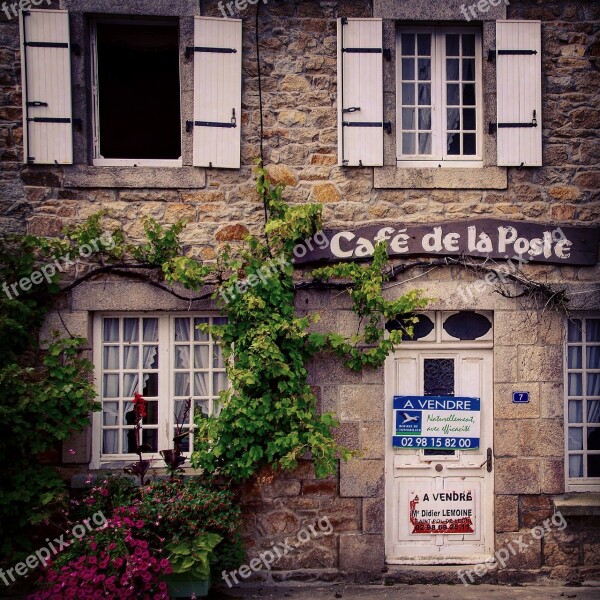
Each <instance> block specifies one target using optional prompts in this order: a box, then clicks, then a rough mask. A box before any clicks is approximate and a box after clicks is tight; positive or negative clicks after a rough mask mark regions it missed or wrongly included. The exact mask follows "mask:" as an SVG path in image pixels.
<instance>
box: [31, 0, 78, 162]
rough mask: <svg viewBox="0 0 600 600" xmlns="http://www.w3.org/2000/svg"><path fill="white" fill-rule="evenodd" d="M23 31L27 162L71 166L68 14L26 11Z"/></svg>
mask: <svg viewBox="0 0 600 600" xmlns="http://www.w3.org/2000/svg"><path fill="white" fill-rule="evenodd" d="M20 25H21V68H22V78H23V138H24V148H23V152H24V154H23V159H24V162H25V163H30V164H59V165H68V164H72V163H73V113H72V105H71V44H70V41H69V14H68V12H67V11H62V10H29V11H21V15H20Z"/></svg>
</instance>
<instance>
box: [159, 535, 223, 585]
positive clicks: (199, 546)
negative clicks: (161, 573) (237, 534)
mask: <svg viewBox="0 0 600 600" xmlns="http://www.w3.org/2000/svg"><path fill="white" fill-rule="evenodd" d="M222 539H223V538H222V537H221V536H220V535H219V534H217V533H200V534H198V535H197V536H195V537H194V538H192V539H188V540H185V541H183V542H180V541H173V542H171V543H170V544H167V558H168V559H169V562H170V563H171V567H172V568H173V574H174V575H179V576H182V575H185V576H186V578H188V579H190V580H195V581H202V580H205V579H208V577H209V576H210V566H211V563H212V560H213V554H214V549H215V547H216V546H217V545H218V544H219V543H220V542H221V540H222Z"/></svg>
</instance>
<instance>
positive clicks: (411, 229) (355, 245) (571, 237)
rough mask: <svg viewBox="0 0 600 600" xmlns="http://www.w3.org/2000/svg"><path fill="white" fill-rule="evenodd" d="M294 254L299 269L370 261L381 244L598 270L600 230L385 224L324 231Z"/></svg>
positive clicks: (493, 223)
mask: <svg viewBox="0 0 600 600" xmlns="http://www.w3.org/2000/svg"><path fill="white" fill-rule="evenodd" d="M321 234H322V235H319V236H315V237H314V238H313V239H311V240H307V241H305V242H303V243H302V244H298V245H297V246H296V248H295V249H294V255H295V259H294V262H295V264H304V263H311V262H318V261H338V260H354V259H357V258H358V259H360V258H363V259H368V258H369V257H370V256H372V255H373V252H374V251H375V246H376V244H377V242H380V241H386V242H387V248H388V254H389V255H390V256H397V257H402V256H438V257H442V256H474V257H482V258H494V259H517V260H520V261H523V262H545V263H553V264H559V265H560V264H565V265H582V266H584V265H595V264H596V260H597V256H598V242H599V240H600V229H598V228H590V227H568V226H564V227H563V226H560V227H559V226H556V225H544V224H541V223H530V222H524V221H504V220H499V219H476V220H471V221H454V222H448V223H436V224H432V225H417V224H415V225H411V224H398V225H395V224H381V225H368V226H365V227H358V228H356V229H348V230H341V231H340V230H324V231H323V232H321Z"/></svg>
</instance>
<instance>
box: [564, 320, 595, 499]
mask: <svg viewBox="0 0 600 600" xmlns="http://www.w3.org/2000/svg"><path fill="white" fill-rule="evenodd" d="M570 318H571V319H579V320H581V322H582V325H583V327H582V336H581V342H569V337H568V326H569V318H568V317H567V318H565V321H564V340H565V343H564V348H565V351H564V357H563V358H564V361H563V362H564V385H563V387H564V423H565V434H564V438H565V439H564V449H565V489H566V491H568V492H600V477H570V475H569V456H571V455H582V456H583V463H584V472H585V470H586V469H587V466H586V462H587V461H586V457H587V456H588V451H587V449H586V446H587V435H585V434H586V432H587V427H589V426H590V425H591V426H594V425H596V426H597V427H600V423H588V422H587V402H588V397H587V380H586V378H585V373H586V372H587V371H588V369H587V367H586V345H587V344H586V339H585V337H586V325H585V320H586V319H600V312H596V313H573V314H571V316H570ZM594 345H596V344H595V343H594ZM570 346H571V347H577V346H579V347H580V348H581V354H582V356H581V360H582V364H581V367H582V368H581V369H574V368H573V369H570V368H569V352H568V349H569V347H570ZM593 371H594V372H600V371H596V370H595V369H594V370H593ZM569 372H571V373H573V372H575V373H582V375H583V377H582V390H581V391H582V396H581V397H580V396H576V397H573V396H570V395H569ZM594 398H595V397H594ZM573 399H577V400H579V399H581V401H582V413H583V414H582V419H583V422H582V423H581V424H579V423H569V400H573ZM569 425H571V426H574V425H575V426H579V425H580V426H581V427H582V428H583V450H569ZM594 453H595V454H599V455H600V452H598V451H595V452H594Z"/></svg>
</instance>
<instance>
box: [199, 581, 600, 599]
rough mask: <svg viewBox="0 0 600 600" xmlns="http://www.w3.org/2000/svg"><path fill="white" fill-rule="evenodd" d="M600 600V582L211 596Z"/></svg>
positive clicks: (219, 595) (319, 588)
mask: <svg viewBox="0 0 600 600" xmlns="http://www.w3.org/2000/svg"><path fill="white" fill-rule="evenodd" d="M238 598H239V599H243V600H279V599H282V600H283V599H287V600H322V599H323V600H325V599H329V598H331V599H332V600H334V599H337V598H341V599H344V600H384V599H386V600H395V599H397V598H410V599H411V600H429V599H433V598H440V600H482V599H485V600H538V599H539V600H554V599H556V600H566V599H567V598H569V599H573V600H600V584H599V585H598V586H587V585H586V586H582V587H562V586H552V585H548V586H529V585H527V586H518V587H513V586H503V585H471V586H464V585H393V586H382V585H344V584H335V585H327V586H325V585H323V584H300V585H296V586H269V587H267V586H263V587H258V588H257V587H248V588H237V589H236V588H234V589H231V590H227V589H225V590H223V589H221V590H220V591H213V592H212V593H211V595H210V599H211V600H227V599H230V600H234V599H238Z"/></svg>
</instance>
